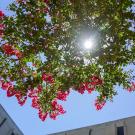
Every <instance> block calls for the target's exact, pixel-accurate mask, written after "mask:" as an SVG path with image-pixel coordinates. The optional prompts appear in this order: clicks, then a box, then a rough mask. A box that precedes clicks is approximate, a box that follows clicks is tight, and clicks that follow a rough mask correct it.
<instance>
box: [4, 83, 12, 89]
mask: <svg viewBox="0 0 135 135" xmlns="http://www.w3.org/2000/svg"><path fill="white" fill-rule="evenodd" d="M10 86H11V83H10V82H3V83H2V89H3V90H8V88H9V87H10Z"/></svg>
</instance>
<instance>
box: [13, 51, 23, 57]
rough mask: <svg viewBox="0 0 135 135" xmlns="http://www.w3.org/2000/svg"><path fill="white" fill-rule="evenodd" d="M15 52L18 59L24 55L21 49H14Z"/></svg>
mask: <svg viewBox="0 0 135 135" xmlns="http://www.w3.org/2000/svg"><path fill="white" fill-rule="evenodd" d="M13 53H14V55H16V57H17V58H18V59H19V58H21V57H22V53H21V52H20V51H19V50H14V51H13Z"/></svg>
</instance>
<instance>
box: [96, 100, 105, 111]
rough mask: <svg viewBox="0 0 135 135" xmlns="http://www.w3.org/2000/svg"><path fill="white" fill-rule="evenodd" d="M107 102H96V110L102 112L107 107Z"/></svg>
mask: <svg viewBox="0 0 135 135" xmlns="http://www.w3.org/2000/svg"><path fill="white" fill-rule="evenodd" d="M105 103H106V101H105V100H103V101H99V100H98V99H96V100H95V107H96V110H101V109H102V108H103V106H104V105H105Z"/></svg>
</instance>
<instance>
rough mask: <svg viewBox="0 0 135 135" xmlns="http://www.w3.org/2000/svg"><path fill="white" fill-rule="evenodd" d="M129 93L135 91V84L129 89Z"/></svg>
mask: <svg viewBox="0 0 135 135" xmlns="http://www.w3.org/2000/svg"><path fill="white" fill-rule="evenodd" d="M127 91H129V92H132V91H135V82H132V83H131V87H129V88H127Z"/></svg>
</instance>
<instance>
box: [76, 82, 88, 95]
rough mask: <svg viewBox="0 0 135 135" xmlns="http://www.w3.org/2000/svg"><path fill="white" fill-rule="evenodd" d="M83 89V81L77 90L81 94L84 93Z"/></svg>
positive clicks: (84, 88)
mask: <svg viewBox="0 0 135 135" xmlns="http://www.w3.org/2000/svg"><path fill="white" fill-rule="evenodd" d="M85 90H86V87H85V83H82V84H80V87H79V88H78V89H77V91H78V92H79V93H81V94H84V91H85Z"/></svg>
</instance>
